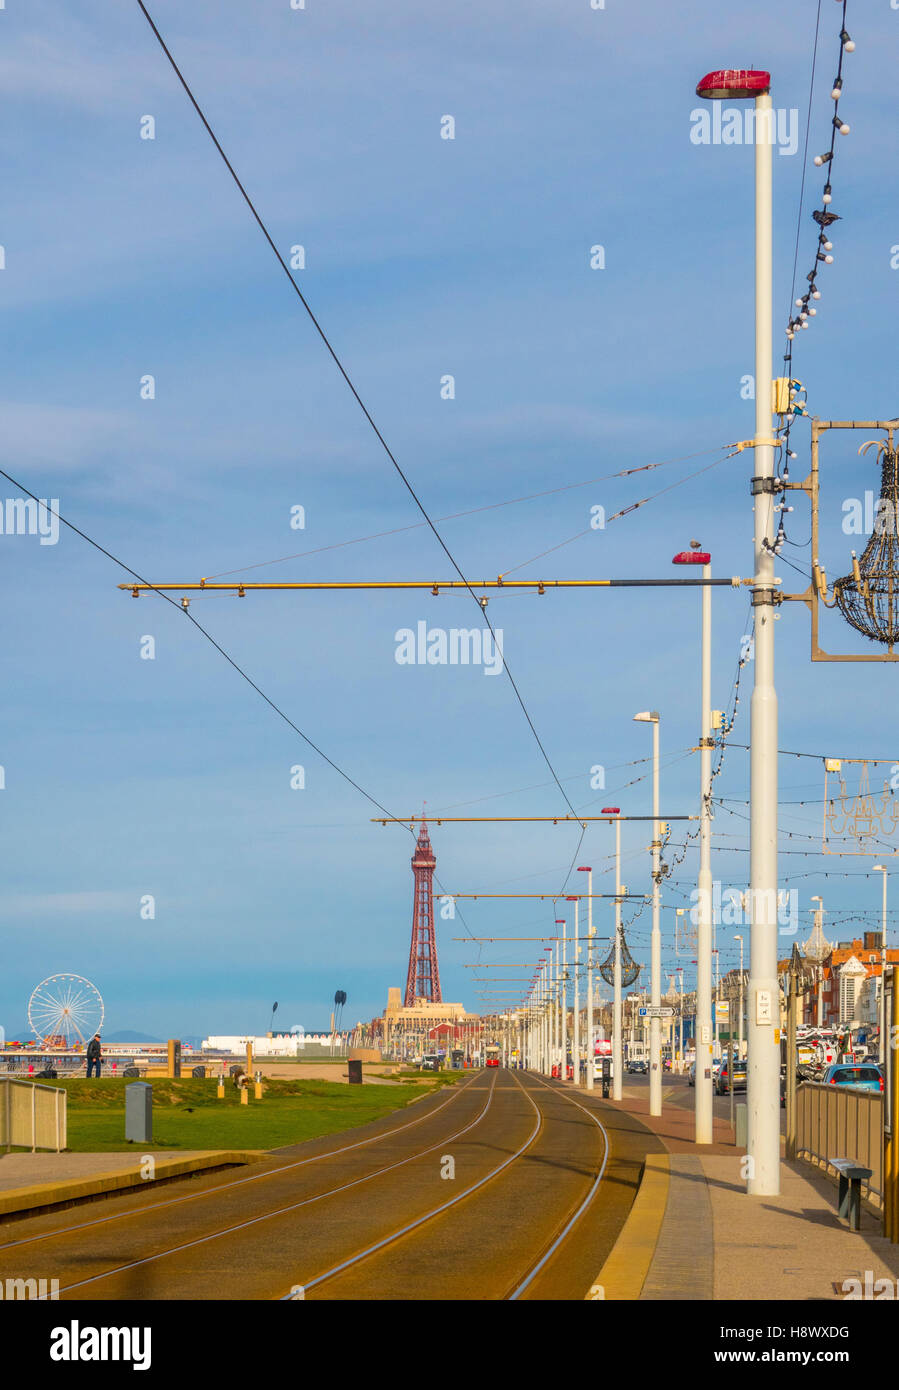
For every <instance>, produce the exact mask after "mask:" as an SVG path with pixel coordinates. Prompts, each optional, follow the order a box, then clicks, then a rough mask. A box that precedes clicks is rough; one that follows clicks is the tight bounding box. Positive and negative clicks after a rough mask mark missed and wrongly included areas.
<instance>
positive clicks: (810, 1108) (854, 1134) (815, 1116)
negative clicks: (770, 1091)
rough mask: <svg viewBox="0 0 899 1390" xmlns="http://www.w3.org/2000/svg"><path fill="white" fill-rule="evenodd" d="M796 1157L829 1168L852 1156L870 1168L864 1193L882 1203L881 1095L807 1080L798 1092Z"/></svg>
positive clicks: (863, 1185) (870, 1200)
mask: <svg viewBox="0 0 899 1390" xmlns="http://www.w3.org/2000/svg"><path fill="white" fill-rule="evenodd" d="M796 1157H797V1158H803V1159H806V1160H807V1161H808V1162H810V1163H813V1164H814V1165H815V1166H816V1167H820V1168H823V1169H824V1170H825V1171H826V1170H827V1169H828V1167H829V1163H830V1160H831V1159H832V1158H851V1159H853V1160H854V1162H856V1163H858V1164H861V1166H862V1167H863V1168H870V1169H871V1177H870V1178H869V1179H868V1181H867V1182H863V1183H862V1195H863V1196H864V1197H865V1198H866V1199H867V1200H868V1201H869V1202H871V1203H872V1205H873V1206H876V1207H882V1206H883V1096H881V1095H878V1094H877V1092H876V1091H862V1090H856V1089H855V1088H854V1087H852V1086H825V1085H823V1084H822V1083H821V1082H817V1081H806V1082H804V1083H803V1084H802V1085H801V1086H800V1087H799V1089H798V1091H797V1092H796ZM832 1171H833V1170H832Z"/></svg>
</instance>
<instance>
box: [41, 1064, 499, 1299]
mask: <svg viewBox="0 0 899 1390" xmlns="http://www.w3.org/2000/svg"><path fill="white" fill-rule="evenodd" d="M495 1090H496V1077H495V1076H494V1077H493V1080H492V1083H491V1086H490V1090H489V1092H488V1095H487V1103H486V1105H485V1106H484V1108H483V1110H482V1111H481V1113H480V1114H479V1115H478V1116H476V1118H475V1119H473V1120H472V1121H470V1123H469V1124H467V1125H465V1126H464V1127H463V1128H462V1129H459V1130H457V1131H456V1132H455V1134H449V1135H444V1136H443V1138H442V1139H439V1140H438V1141H437V1143H436V1144H430V1145H429V1146H428V1148H426V1149H420V1150H419V1151H418V1153H414V1154H409V1155H408V1156H407V1157H406V1158H402V1159H400V1160H399V1161H398V1162H396V1163H389V1164H388V1165H387V1166H386V1167H385V1168H377V1169H375V1171H374V1172H373V1173H367V1174H366V1175H365V1176H364V1177H361V1178H354V1179H353V1180H352V1182H347V1183H341V1184H340V1186H339V1187H332V1188H329V1189H328V1191H327V1192H318V1193H315V1194H314V1195H313V1196H312V1197H304V1198H303V1199H302V1200H301V1201H299V1202H290V1203H289V1204H288V1205H287V1206H285V1207H277V1208H276V1209H275V1210H274V1211H267V1212H263V1213H262V1214H261V1215H259V1216H252V1217H250V1218H249V1219H248V1220H246V1221H238V1222H236V1223H235V1224H234V1225H233V1226H225V1227H223V1228H222V1230H220V1231H211V1232H209V1234H207V1235H205V1236H198V1237H196V1238H195V1239H194V1240H188V1241H184V1242H182V1244H180V1245H173V1246H171V1247H170V1248H169V1249H168V1250H159V1251H157V1252H156V1254H155V1255H145V1256H144V1257H143V1258H142V1259H139V1260H129V1261H128V1263H127V1264H124V1265H116V1267H115V1268H114V1269H107V1270H105V1271H104V1272H103V1273H102V1274H92V1275H91V1276H90V1278H88V1279H79V1280H77V1281H76V1282H75V1283H74V1284H66V1286H65V1287H64V1288H60V1289H58V1290H57V1291H56V1292H55V1293H54V1294H53V1295H52V1297H53V1298H54V1299H56V1298H58V1297H59V1296H60V1295H61V1294H65V1293H70V1292H71V1291H72V1290H73V1289H80V1288H83V1287H84V1286H85V1284H96V1283H99V1282H100V1281H101V1280H102V1279H111V1278H113V1276H114V1275H116V1274H124V1273H125V1272H126V1271H127V1270H129V1269H138V1268H139V1267H140V1266H142V1265H148V1264H153V1263H155V1261H156V1260H163V1259H165V1258H166V1256H167V1255H177V1254H179V1253H180V1252H181V1251H182V1250H191V1249H193V1248H195V1247H196V1246H198V1245H205V1244H207V1243H208V1242H209V1241H213V1240H219V1239H220V1238H221V1237H222V1236H227V1235H233V1233H234V1232H235V1231H244V1230H246V1229H247V1228H248V1227H250V1226H258V1225H259V1223H260V1222H261V1221H270V1220H271V1218H272V1217H273V1216H285V1215H286V1214H287V1213H288V1212H291V1211H298V1210H299V1208H300V1207H307V1206H311V1205H312V1203H313V1202H321V1201H324V1200H325V1199H326V1198H327V1197H334V1196H336V1195H337V1193H338V1192H347V1191H349V1189H350V1188H353V1187H360V1186H361V1185H362V1184H363V1183H366V1182H371V1181H372V1179H374V1178H379V1177H381V1176H383V1174H384V1173H390V1172H393V1171H394V1169H396V1168H402V1167H404V1166H405V1165H406V1164H407V1163H412V1162H413V1161H414V1160H415V1159H417V1158H423V1157H424V1155H425V1154H427V1153H433V1151H434V1149H440V1148H443V1147H444V1146H445V1145H446V1144H449V1143H451V1142H452V1140H454V1139H458V1138H459V1137H460V1136H461V1135H463V1134H467V1133H468V1131H469V1130H470V1129H474V1127H475V1125H477V1124H480V1122H481V1120H482V1119H483V1118H484V1116H485V1115H486V1114H487V1111H488V1110H489V1109H490V1106H491V1104H492V1102H493V1095H494V1092H495ZM351 1147H355V1146H351ZM288 1166H294V1165H288ZM278 1171H284V1170H283V1169H280V1170H278ZM220 1190H221V1189H217V1188H212V1189H211V1191H212V1192H215V1191H220ZM204 1195H205V1194H204ZM50 1297H51V1295H50V1294H49V1293H48V1294H42V1295H41V1297H40V1299H39V1300H38V1301H39V1302H40V1301H46V1300H48V1299H49V1298H50Z"/></svg>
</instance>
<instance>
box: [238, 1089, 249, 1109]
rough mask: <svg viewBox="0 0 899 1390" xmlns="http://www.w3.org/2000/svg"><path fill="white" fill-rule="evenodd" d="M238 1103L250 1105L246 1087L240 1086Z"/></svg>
mask: <svg viewBox="0 0 899 1390" xmlns="http://www.w3.org/2000/svg"><path fill="white" fill-rule="evenodd" d="M240 1103H241V1105H249V1103H250V1093H249V1091H248V1090H247V1088H246V1086H242V1087H241V1089H240Z"/></svg>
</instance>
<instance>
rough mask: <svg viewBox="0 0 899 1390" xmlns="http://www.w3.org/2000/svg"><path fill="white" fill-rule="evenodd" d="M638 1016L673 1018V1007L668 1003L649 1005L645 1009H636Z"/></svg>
mask: <svg viewBox="0 0 899 1390" xmlns="http://www.w3.org/2000/svg"><path fill="white" fill-rule="evenodd" d="M637 1013H638V1014H639V1016H640V1018H674V1009H672V1007H671V1005H670V1004H656V1005H650V1006H649V1007H648V1008H645V1009H638V1010H637Z"/></svg>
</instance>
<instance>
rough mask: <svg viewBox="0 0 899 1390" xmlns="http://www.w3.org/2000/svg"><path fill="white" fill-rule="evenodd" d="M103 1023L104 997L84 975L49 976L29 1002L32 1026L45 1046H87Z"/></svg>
mask: <svg viewBox="0 0 899 1390" xmlns="http://www.w3.org/2000/svg"><path fill="white" fill-rule="evenodd" d="M102 1024H103V998H102V996H101V994H100V991H99V990H98V989H97V986H96V985H92V984H91V982H90V980H86V979H85V978H84V976H83V975H68V974H63V975H48V977H47V979H46V980H41V982H40V984H39V985H38V986H37V988H36V989H35V990H33V992H32V995H31V998H30V999H29V1000H28V1026H29V1028H30V1029H31V1031H32V1034H33V1036H34V1037H35V1038H38V1039H39V1040H40V1042H41V1043H42V1044H43V1045H44V1046H51V1047H72V1046H74V1045H75V1044H76V1043H78V1042H81V1043H86V1042H87V1041H88V1039H89V1038H92V1037H93V1036H94V1034H95V1033H99V1031H100V1028H101V1026H102Z"/></svg>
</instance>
